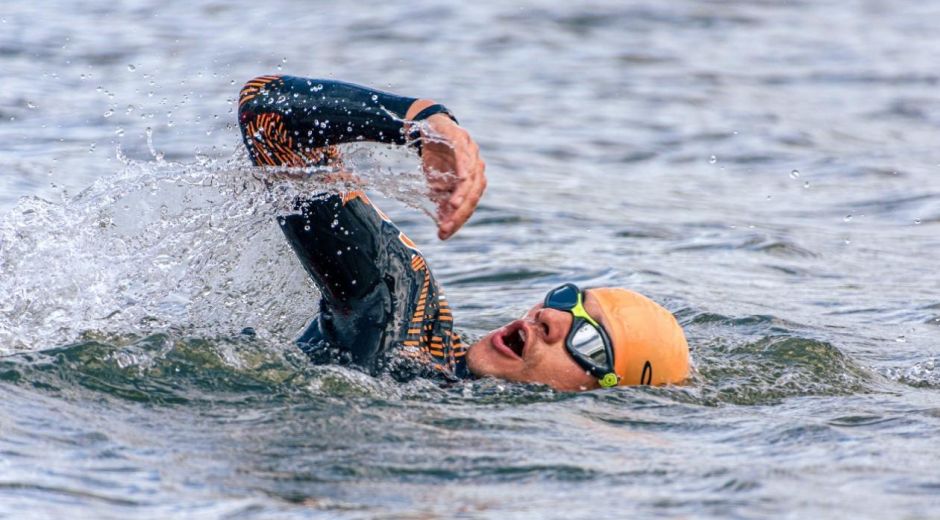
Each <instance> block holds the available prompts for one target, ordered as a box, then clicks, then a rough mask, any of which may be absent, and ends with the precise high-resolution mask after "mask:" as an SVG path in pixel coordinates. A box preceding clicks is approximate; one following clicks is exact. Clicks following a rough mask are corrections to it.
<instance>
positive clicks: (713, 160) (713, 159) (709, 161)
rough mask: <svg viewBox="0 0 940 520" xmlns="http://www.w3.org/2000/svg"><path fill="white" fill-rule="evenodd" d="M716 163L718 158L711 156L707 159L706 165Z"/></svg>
mask: <svg viewBox="0 0 940 520" xmlns="http://www.w3.org/2000/svg"><path fill="white" fill-rule="evenodd" d="M716 162H718V157H715V156H714V155H712V156H711V157H709V158H708V164H715V163H716Z"/></svg>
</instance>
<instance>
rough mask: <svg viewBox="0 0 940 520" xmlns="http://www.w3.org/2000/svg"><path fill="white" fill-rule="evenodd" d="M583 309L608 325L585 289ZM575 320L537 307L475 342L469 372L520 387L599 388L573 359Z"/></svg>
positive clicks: (568, 315)
mask: <svg viewBox="0 0 940 520" xmlns="http://www.w3.org/2000/svg"><path fill="white" fill-rule="evenodd" d="M584 294H585V297H584V308H585V310H587V312H588V314H590V315H591V317H593V318H594V319H595V320H597V321H598V322H600V323H601V325H603V326H605V327H606V326H607V323H606V322H605V318H604V315H603V313H602V312H601V308H600V306H599V304H598V302H597V301H596V300H595V299H594V298H593V297H592V296H591V291H590V290H588V291H585V293H584ZM573 321H574V316H572V315H571V313H570V312H565V311H559V310H555V309H546V308H544V307H543V306H542V304H538V305H536V306H534V307H532V308H531V309H529V311H528V312H526V314H525V316H523V317H522V318H521V319H518V320H515V321H513V322H510V323H508V324H506V325H504V326H503V327H501V328H499V329H496V330H494V331H492V332H490V333H489V334H487V335H486V336H485V337H484V338H483V339H481V340H480V341H478V342H476V343H474V344H473V345H472V346H471V347H470V351H469V352H468V353H467V363H468V366H469V367H470V371H471V372H473V373H474V374H475V375H477V376H480V377H496V378H499V379H505V380H507V381H514V382H519V383H543V384H546V385H549V386H551V387H552V388H555V389H556V390H564V391H582V390H592V389H595V388H599V385H598V383H597V380H596V379H594V377H592V376H591V375H590V374H589V373H587V372H585V370H584V369H583V368H581V366H580V365H578V363H577V362H576V361H575V360H574V358H573V357H571V354H569V353H568V350H567V349H566V348H565V338H566V337H567V336H568V331H570V330H571V323H572V322H573Z"/></svg>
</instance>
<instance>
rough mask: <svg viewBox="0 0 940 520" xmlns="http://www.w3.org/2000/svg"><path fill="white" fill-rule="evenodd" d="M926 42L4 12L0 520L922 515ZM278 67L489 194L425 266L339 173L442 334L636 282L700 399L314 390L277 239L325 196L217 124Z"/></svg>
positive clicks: (544, 14) (523, 8)
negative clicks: (399, 101) (406, 260)
mask: <svg viewBox="0 0 940 520" xmlns="http://www.w3.org/2000/svg"><path fill="white" fill-rule="evenodd" d="M938 16H940V11H938V10H937V9H936V8H935V7H934V6H932V4H929V3H922V2H900V3H894V4H891V5H890V6H889V5H887V4H883V3H877V2H866V1H856V2H838V3H837V2H814V3H801V2H785V3H784V2H780V3H777V2H734V1H722V2H717V1H716V2H691V1H690V2H684V1H683V2H672V3H655V2H649V3H644V2H594V3H590V4H584V5H580V4H579V5H576V4H571V5H564V6H563V5H555V6H548V5H543V4H541V3H527V2H523V3H514V4H505V5H504V4H497V3H483V4H479V3H475V4H473V5H472V6H471V5H470V4H467V5H465V6H452V7H442V6H439V5H435V4H432V3H430V2H417V3H415V2H410V3H408V4H407V5H405V4H401V5H399V4H394V3H388V4H356V5H349V6H345V7H336V6H333V5H332V4H330V5H328V4H320V3H309V4H308V3H304V4H295V3H291V2H286V1H285V2H268V3H265V4H258V3H250V2H226V3H214V2H202V1H197V2H188V3H185V4H178V5H177V4H173V5H164V4H162V3H159V2H151V1H149V0H144V1H141V2H137V3H127V4H124V3H108V4H102V5H97V4H88V5H84V4H80V3H72V2H62V1H58V0H48V1H44V2H38V3H30V4H26V3H20V4H16V5H14V6H9V7H8V8H7V9H6V10H5V12H4V13H3V14H2V15H0V70H3V71H4V72H5V73H6V74H5V75H4V76H5V80H4V89H2V90H0V210H2V216H0V517H9V518H22V517H37V518H49V517H60V516H67V517H82V518H86V517H87V518H166V517H171V518H218V517H225V518H272V517H275V518H295V517H296V518H308V517H314V518H337V517H341V518H402V517H406V518H437V517H441V518H454V517H458V518H478V517H486V518H537V517H545V518H588V517H592V518H596V517H598V516H646V517H664V518H676V517H680V518H682V517H690V518H699V517H704V518H767V517H783V518H937V517H938V514H940V513H938V512H940V476H938V475H940V473H938V471H937V467H938V462H940V449H938V448H937V434H936V432H937V430H938V426H940V368H938V366H940V339H938V338H940V296H938V294H940V275H938V271H937V269H936V257H937V253H938V251H940V239H938V230H940V181H938V180H937V179H938V177H937V176H938V169H940V166H938V164H940V153H938V151H937V147H936V136H937V135H938V134H937V132H938V129H940V96H938V94H937V86H938V84H940V73H938V72H937V71H936V70H935V69H936V56H937V55H938V53H940V33H937V31H936V29H935V25H936V24H935V23H934V20H937V19H938ZM102 20H107V22H108V23H103V22H102ZM286 35H289V36H286ZM285 38H286V39H288V40H289V43H285ZM279 71H280V72H284V73H292V74H298V75H311V76H315V75H321V76H332V77H336V78H342V79H347V80H351V81H358V82H363V83H369V84H375V85H379V86H384V87H387V88H391V89H394V90H399V91H402V92H406V93H410V94H416V95H423V96H427V97H433V98H436V99H438V100H440V101H442V102H445V103H446V104H447V105H448V106H449V107H450V108H452V109H453V110H454V111H455V112H456V113H457V114H458V116H459V117H460V120H461V122H462V123H463V124H464V125H466V127H467V128H468V129H469V130H470V131H471V132H472V133H473V134H474V136H475V137H476V138H477V140H478V141H479V143H480V146H481V150H482V154H483V156H484V158H485V160H486V162H487V165H488V170H487V173H488V176H489V180H490V182H489V189H488V191H487V194H486V196H485V198H484V199H483V201H482V203H481V206H480V208H479V210H478V212H477V214H476V215H475V216H474V218H473V220H472V221H471V222H470V224H469V225H468V226H467V227H466V228H464V229H463V230H462V231H461V232H460V233H459V234H458V235H457V236H456V237H455V238H453V239H452V240H450V241H448V242H444V243H441V242H438V241H436V239H435V238H434V235H435V225H434V222H433V221H432V220H431V219H430V218H428V217H427V216H426V215H425V214H424V213H423V212H422V208H426V207H427V205H426V203H424V202H422V197H421V191H422V189H423V187H422V185H421V182H420V177H419V176H418V173H417V163H416V161H415V160H414V158H413V157H409V156H407V155H405V154H401V153H396V152H392V151H388V150H385V149H381V148H379V149H372V148H357V149H353V150H349V153H350V157H352V158H353V160H352V161H351V163H352V164H353V166H354V168H355V169H356V171H357V172H358V173H359V174H360V175H362V176H363V177H364V178H365V179H366V180H367V181H368V182H369V184H370V187H371V189H372V190H373V192H374V193H375V194H376V196H375V197H374V199H375V200H377V201H378V202H379V205H381V206H382V207H383V209H387V210H388V211H389V213H390V214H391V215H392V217H393V219H394V220H395V221H396V222H397V223H398V224H399V225H400V227H402V228H403V229H404V230H405V231H406V232H407V233H408V234H409V236H411V237H412V238H413V239H414V240H415V241H416V242H417V243H418V244H419V246H420V247H421V248H422V251H423V252H424V253H425V255H426V256H427V258H428V260H429V264H430V265H431V266H432V268H433V269H434V270H435V273H436V276H437V277H438V278H439V280H440V281H441V282H442V284H443V285H444V287H445V289H446V290H447V294H448V299H449V301H450V302H451V305H452V306H453V308H454V314H455V318H456V322H457V325H458V327H459V328H460V330H461V331H462V332H463V333H464V334H465V335H467V336H468V337H469V338H471V339H472V338H474V337H477V336H479V335H481V334H483V333H485V332H486V331H488V330H491V329H492V328H494V327H497V326H499V325H502V324H504V323H505V322H507V321H509V320H511V319H514V318H516V317H518V316H519V315H520V314H521V313H522V312H523V311H524V310H525V309H526V308H528V307H529V306H530V305H531V304H533V303H535V302H537V301H539V300H540V299H541V297H542V296H543V295H544V292H545V290H547V289H548V288H550V287H553V286H554V285H557V284H558V283H560V282H562V281H574V282H576V283H579V284H582V285H618V286H625V287H630V288H633V289H635V290H637V291H639V292H642V293H644V294H647V295H650V296H651V297H653V298H654V299H656V300H657V301H659V302H661V303H663V304H664V305H665V306H666V307H668V308H669V309H670V310H672V311H673V312H674V313H675V314H676V316H677V317H678V319H679V321H680V323H682V325H683V327H684V328H685V329H686V332H687V335H688V337H689V341H690V345H691V347H692V355H693V359H694V362H695V366H696V375H695V378H694V380H693V381H692V383H691V384H689V385H688V386H685V387H680V388H624V389H615V390H610V391H602V392H593V393H590V394H563V393H557V392H553V391H551V390H549V389H547V388H544V387H533V386H521V385H510V384H506V383H501V382H498V381H475V382H471V383H466V384H459V385H455V386H451V387H445V388H442V387H440V386H438V385H437V384H435V383H433V382H429V381H416V382H413V383H410V384H404V385H402V384H398V383H395V382H392V381H391V380H386V379H384V378H378V379H375V378H371V377H368V376H365V375H363V374H361V373H358V372H355V371H350V370H346V369H342V368H338V367H315V366H312V365H311V364H309V363H308V362H307V361H306V359H305V358H304V357H303V356H302V355H301V354H300V353H299V352H297V351H296V350H295V349H294V347H293V345H292V339H293V338H294V337H295V336H296V334H297V333H298V331H299V330H300V329H302V327H303V325H304V323H305V321H306V320H308V319H309V318H310V317H311V316H312V315H313V314H314V313H315V312H316V294H315V291H314V289H313V288H312V286H311V285H310V283H309V281H308V280H307V279H306V277H305V275H304V273H303V272H302V270H301V269H300V267H299V264H297V262H296V261H295V260H294V259H293V256H292V255H291V253H290V251H289V248H288V247H287V245H286V244H285V243H284V240H283V239H282V237H281V236H280V234H279V230H278V229H277V226H276V224H275V222H274V216H275V215H276V214H277V213H278V211H280V210H282V209H283V208H284V207H285V204H286V202H285V201H289V200H291V196H292V194H293V193H296V191H297V190H304V191H309V190H314V189H322V187H320V186H317V185H316V184H315V183H313V182H310V181H308V182H299V183H282V184H278V185H275V186H273V187H268V186H265V184H264V183H262V182H260V181H259V180H258V178H257V177H258V175H259V172H257V171H255V170H253V169H252V168H250V167H249V166H247V161H246V159H245V157H244V154H243V153H242V152H241V151H240V149H239V137H238V134H237V131H236V129H235V127H234V116H233V114H232V107H233V105H232V102H233V100H234V98H235V96H236V95H237V90H238V87H239V85H240V84H241V82H243V81H245V80H246V79H248V78H250V77H253V76H255V75H258V74H262V73H270V72H279ZM148 141H149V144H148ZM116 150H119V151H118V152H117V153H116ZM383 195H384V196H385V197H386V198H384V199H383V197H382V196H383ZM245 327H251V328H253V329H254V330H255V331H256V334H255V335H243V334H241V331H242V329H244V328H245Z"/></svg>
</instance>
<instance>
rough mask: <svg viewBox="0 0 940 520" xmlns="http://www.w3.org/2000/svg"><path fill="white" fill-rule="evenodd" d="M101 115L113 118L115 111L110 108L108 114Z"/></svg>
mask: <svg viewBox="0 0 940 520" xmlns="http://www.w3.org/2000/svg"><path fill="white" fill-rule="evenodd" d="M101 115H103V116H104V117H111V116H113V115H114V110H111V109H110V108H109V109H108V111H107V112H105V113H104V114H101Z"/></svg>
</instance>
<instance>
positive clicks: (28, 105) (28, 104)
mask: <svg viewBox="0 0 940 520" xmlns="http://www.w3.org/2000/svg"><path fill="white" fill-rule="evenodd" d="M26 108H36V104H35V103H33V102H32V101H27V102H26Z"/></svg>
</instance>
